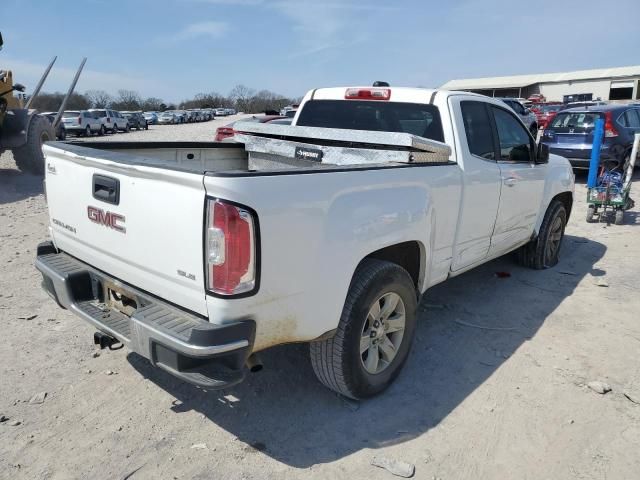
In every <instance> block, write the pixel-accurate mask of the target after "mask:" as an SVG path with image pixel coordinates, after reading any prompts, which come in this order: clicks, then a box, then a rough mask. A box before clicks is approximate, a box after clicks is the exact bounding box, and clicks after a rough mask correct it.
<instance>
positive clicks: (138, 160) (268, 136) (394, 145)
mask: <svg viewBox="0 0 640 480" xmlns="http://www.w3.org/2000/svg"><path fill="white" fill-rule="evenodd" d="M239 128H241V130H239V132H238V134H237V137H238V139H239V140H240V143H218V142H92V143H90V144H88V143H85V142H52V143H49V144H48V145H49V146H47V147H45V152H50V151H51V150H49V148H55V149H57V150H58V152H57V154H59V153H60V150H61V151H63V152H65V153H67V154H68V155H67V156H68V157H69V159H75V160H76V161H78V162H81V163H89V164H91V162H92V158H94V159H100V161H101V162H100V165H101V166H104V161H107V162H110V163H113V164H124V165H128V166H135V165H141V166H142V165H144V166H150V167H158V168H167V169H171V170H177V171H183V172H190V173H200V174H204V173H217V172H236V173H240V172H244V173H259V172H263V171H270V172H271V173H273V172H274V171H290V170H294V169H296V170H297V169H306V170H309V169H311V170H315V169H331V168H341V167H342V168H344V167H353V168H358V167H363V166H364V167H371V166H400V165H403V164H404V165H407V164H417V163H421V164H422V163H431V164H440V165H441V164H443V163H448V162H449V157H450V155H451V149H450V148H449V146H448V145H446V144H444V143H440V142H436V141H433V140H429V139H426V138H422V137H417V136H415V135H411V134H407V133H394V132H368V131H361V130H339V129H327V128H313V127H291V126H286V125H262V124H254V123H246V124H243V125H242V126H241V127H239Z"/></svg>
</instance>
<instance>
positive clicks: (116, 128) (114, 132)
mask: <svg viewBox="0 0 640 480" xmlns="http://www.w3.org/2000/svg"><path fill="white" fill-rule="evenodd" d="M111 133H113V134H114V135H115V134H116V133H118V125H116V124H115V123H114V124H113V128H112V129H111Z"/></svg>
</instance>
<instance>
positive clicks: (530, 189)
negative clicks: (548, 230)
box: [489, 105, 547, 256]
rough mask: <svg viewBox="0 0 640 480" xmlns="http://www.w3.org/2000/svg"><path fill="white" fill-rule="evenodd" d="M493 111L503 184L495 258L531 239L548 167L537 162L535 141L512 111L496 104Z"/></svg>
mask: <svg viewBox="0 0 640 480" xmlns="http://www.w3.org/2000/svg"><path fill="white" fill-rule="evenodd" d="M490 110H491V112H492V122H493V125H494V128H495V133H496V134H495V135H494V138H495V139H496V142H497V144H496V148H497V150H498V152H499V159H498V166H499V168H500V176H501V181H502V185H501V192H500V207H499V209H498V216H497V217H496V223H495V228H494V231H493V236H492V238H491V248H490V251H489V254H490V255H491V256H495V255H499V254H500V253H501V252H507V251H509V250H512V249H513V248H514V247H515V246H518V245H520V244H523V243H526V242H527V241H528V240H529V239H530V238H531V235H532V234H533V231H534V228H535V223H536V220H537V218H538V212H539V210H540V203H541V202H542V197H543V195H544V185H545V178H546V173H547V164H535V163H534V159H535V153H536V144H535V141H534V139H533V137H532V136H531V135H530V133H529V131H528V130H527V129H526V128H525V127H524V126H523V125H522V123H521V122H520V121H519V120H518V119H517V118H516V116H515V115H514V114H513V112H511V111H509V110H508V109H506V108H500V107H497V106H494V105H492V106H491V107H490Z"/></svg>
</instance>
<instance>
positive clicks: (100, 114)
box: [93, 110, 107, 118]
mask: <svg viewBox="0 0 640 480" xmlns="http://www.w3.org/2000/svg"><path fill="white" fill-rule="evenodd" d="M93 113H94V114H95V115H96V117H97V118H101V117H106V116H107V112H106V111H105V110H96V111H94V112H93Z"/></svg>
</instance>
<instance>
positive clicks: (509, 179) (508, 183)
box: [503, 177, 518, 187]
mask: <svg viewBox="0 0 640 480" xmlns="http://www.w3.org/2000/svg"><path fill="white" fill-rule="evenodd" d="M503 183H504V184H505V185H506V186H507V187H513V186H514V185H515V184H516V183H518V179H517V178H515V177H507V178H505V179H504V180H503Z"/></svg>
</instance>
